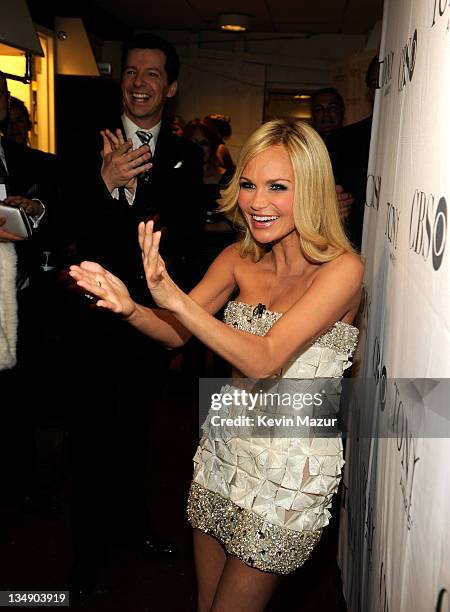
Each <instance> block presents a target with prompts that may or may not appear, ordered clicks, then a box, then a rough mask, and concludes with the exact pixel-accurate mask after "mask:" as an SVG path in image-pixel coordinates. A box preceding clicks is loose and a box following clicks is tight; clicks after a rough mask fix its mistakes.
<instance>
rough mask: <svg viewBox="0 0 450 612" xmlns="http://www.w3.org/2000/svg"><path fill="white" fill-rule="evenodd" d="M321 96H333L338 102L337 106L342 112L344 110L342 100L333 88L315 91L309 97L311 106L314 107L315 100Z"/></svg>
mask: <svg viewBox="0 0 450 612" xmlns="http://www.w3.org/2000/svg"><path fill="white" fill-rule="evenodd" d="M322 94H330V95H332V96H334V97H335V98H336V99H337V100H338V102H339V105H340V107H341V108H342V111H344V110H345V104H344V98H343V97H342V96H341V94H340V93H339V92H338V90H337V89H335V88H334V87H323V88H322V89H318V90H317V91H315V92H314V93H313V94H312V96H311V106H313V105H314V100H315V98H317V96H320V95H322Z"/></svg>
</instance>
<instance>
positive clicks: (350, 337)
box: [224, 300, 359, 357]
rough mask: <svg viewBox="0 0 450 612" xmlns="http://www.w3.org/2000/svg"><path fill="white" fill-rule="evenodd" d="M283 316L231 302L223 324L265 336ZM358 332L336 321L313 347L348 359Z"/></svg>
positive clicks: (250, 305) (355, 342)
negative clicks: (331, 351) (335, 352)
mask: <svg viewBox="0 0 450 612" xmlns="http://www.w3.org/2000/svg"><path fill="white" fill-rule="evenodd" d="M282 316H283V313H282V312H274V311H272V310H264V311H263V312H262V313H260V312H258V307H257V306H253V305H252V304H246V303H245V302H236V301H233V300H231V301H230V302H228V305H227V307H226V309H225V313H224V322H225V323H227V325H231V326H232V327H236V328H237V329H240V330H241V331H245V332H248V333H250V334H255V335H257V336H265V335H266V334H267V333H268V332H269V331H270V328H271V327H272V326H273V325H275V323H276V322H277V321H278V319H280V317H282ZM358 335H359V330H358V329H357V328H356V327H353V325H350V324H349V323H343V322H342V321H338V322H337V323H335V324H334V325H333V327H331V328H330V329H329V330H328V331H326V332H325V333H324V334H322V335H321V336H320V337H319V338H317V340H316V341H315V342H314V344H313V346H324V347H327V348H330V349H334V350H335V351H337V352H338V353H344V354H345V355H347V356H348V357H350V356H351V355H352V354H353V352H354V351H355V349H356V345H357V344H358Z"/></svg>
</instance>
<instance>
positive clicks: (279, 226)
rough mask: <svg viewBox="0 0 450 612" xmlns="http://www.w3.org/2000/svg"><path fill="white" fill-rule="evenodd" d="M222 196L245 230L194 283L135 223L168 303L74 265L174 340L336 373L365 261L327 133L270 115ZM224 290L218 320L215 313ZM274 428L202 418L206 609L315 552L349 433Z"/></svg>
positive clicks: (197, 536) (273, 364) (285, 367)
mask: <svg viewBox="0 0 450 612" xmlns="http://www.w3.org/2000/svg"><path fill="white" fill-rule="evenodd" d="M222 207H223V210H224V211H225V212H226V213H227V214H228V215H229V216H230V217H231V218H232V219H233V221H234V223H235V225H236V226H237V227H238V229H239V230H240V231H241V239H240V240H239V242H237V243H236V244H233V245H231V246H229V247H228V248H226V249H225V250H224V251H223V252H222V253H221V254H220V255H219V257H217V259H216V260H215V261H214V263H213V264H212V265H211V267H210V268H209V270H208V272H207V273H206V275H205V277H204V278H203V280H202V281H201V282H200V283H199V284H198V285H197V286H196V287H195V288H194V289H193V290H192V291H191V293H190V294H189V295H186V294H185V293H183V292H182V291H181V290H180V289H179V288H178V287H177V286H176V285H175V284H174V282H173V281H172V279H171V278H170V276H169V275H168V273H167V271H166V268H165V265H164V262H163V260H162V259H161V257H160V256H159V252H158V249H159V241H160V234H159V233H158V232H156V233H153V226H152V222H149V223H147V225H146V226H144V225H143V224H141V225H140V227H139V241H140V245H141V249H142V255H143V260H144V266H145V271H146V278H147V283H148V287H149V290H150V291H151V293H152V296H153V299H154V300H155V302H156V303H157V304H158V306H159V307H160V308H159V309H148V308H145V307H143V306H140V305H138V304H136V303H134V302H133V301H132V300H131V298H130V296H129V294H128V291H127V289H126V287H125V286H124V285H123V283H121V281H120V280H119V279H117V278H116V277H114V276H113V275H111V274H110V273H109V272H107V271H106V270H104V269H103V268H101V267H100V266H99V265H97V264H95V263H92V262H84V263H82V264H81V266H79V267H78V266H74V267H72V272H71V274H72V276H73V277H74V278H75V279H76V280H77V282H78V284H79V285H80V286H81V287H83V288H84V289H85V290H87V291H89V292H91V293H93V294H95V295H97V296H98V297H99V301H98V302H97V305H98V306H99V307H101V308H106V309H109V310H112V311H113V312H116V313H118V314H119V315H120V316H121V317H122V318H124V319H126V320H127V321H128V322H129V323H130V324H131V325H133V326H135V327H136V328H137V329H139V330H140V331H142V332H143V333H144V334H147V335H148V336H150V337H151V338H153V339H155V340H157V341H160V342H162V343H164V344H165V345H167V346H171V347H176V346H180V345H182V344H184V343H185V342H186V341H187V339H188V338H189V337H190V336H191V335H192V334H193V335H195V336H196V337H197V338H199V339H200V340H201V341H202V342H203V343H204V344H205V345H206V346H208V347H209V348H211V349H212V350H214V351H216V352H217V353H218V354H219V355H220V356H221V357H223V358H224V359H226V360H228V361H229V362H230V363H231V364H232V366H233V368H234V370H235V371H237V372H239V373H241V375H242V376H245V377H250V378H256V379H264V378H268V377H272V376H274V375H278V376H281V377H283V376H286V377H291V378H300V379H301V378H303V377H304V378H315V377H329V376H331V377H336V378H339V377H340V376H341V375H342V372H343V370H344V369H345V368H346V367H348V365H349V363H350V362H349V359H350V357H351V354H352V352H353V350H354V348H355V345H356V340H357V334H358V330H357V329H356V328H355V327H353V326H352V321H353V318H354V316H355V313H356V311H357V308H358V304H359V300H360V290H361V281H362V274H363V266H362V263H361V261H360V259H359V257H358V256H357V255H355V254H354V252H353V251H352V248H351V246H350V244H349V243H348V241H347V239H346V237H345V235H344V233H343V230H342V227H341V223H340V220H339V213H338V208H337V202H336V192H335V186H334V181H333V174H332V170H331V166H330V161H329V158H328V154H327V152H326V148H325V145H324V144H323V142H322V140H321V138H320V137H319V136H318V135H317V133H316V132H315V131H314V130H313V129H312V128H311V127H309V126H308V125H307V124H305V123H302V122H300V121H294V122H286V121H284V120H274V121H270V122H268V123H266V124H264V125H263V126H261V127H260V128H259V129H258V130H256V132H255V133H254V134H253V135H252V136H251V137H250V139H249V140H248V142H247V143H246V144H245V146H244V147H243V150H242V153H241V157H240V160H239V162H238V165H237V168H236V173H235V175H234V178H233V179H232V181H231V183H230V185H229V186H228V188H227V189H226V191H225V192H224V195H223V199H222ZM236 292H237V297H236V299H235V300H232V301H229V300H230V297H231V296H232V295H233V294H235V293H236ZM227 302H228V306H227V308H226V311H225V317H224V322H221V321H219V320H217V319H215V318H214V316H213V315H214V313H216V312H217V311H218V310H220V308H222V307H223V306H224V305H225V304H226V303H227ZM278 442H279V441H277V440H273V439H269V438H261V439H254V438H245V437H237V438H236V437H234V438H233V437H230V436H229V435H224V436H223V437H222V438H221V439H219V440H217V439H215V438H214V437H213V435H212V433H211V431H210V430H209V429H208V426H205V435H204V436H203V438H202V440H201V441H200V445H199V448H198V450H197V453H196V455H195V457H194V464H195V469H194V477H193V482H192V485H191V490H190V494H189V502H188V516H189V520H190V523H191V525H192V527H193V528H194V551H195V563H196V569H197V576H198V609H199V611H200V612H206V611H208V610H213V611H215V612H218V611H228V610H233V612H237V611H239V610H242V611H244V610H245V612H253V611H254V612H256V611H259V610H263V609H264V607H265V606H266V604H267V602H268V600H269V599H270V597H271V595H272V593H273V592H274V590H275V589H276V587H277V585H278V583H279V580H280V577H281V575H283V574H287V573H290V572H292V571H294V570H296V569H297V568H298V567H300V566H301V565H302V564H303V563H304V562H305V561H306V559H307V558H308V556H309V554H310V553H311V551H312V549H313V548H314V546H315V544H316V543H317V542H318V540H319V538H320V535H321V531H322V528H323V527H324V526H325V525H326V524H327V523H328V518H329V512H328V510H327V508H329V507H330V503H331V498H332V495H333V493H334V491H335V490H336V489H337V486H338V483H339V479H340V470H341V467H342V464H343V460H342V445H341V441H340V439H339V438H338V439H336V438H334V439H332V438H328V439H327V438H319V439H318V438H315V439H314V438H310V437H309V436H307V437H306V438H292V439H287V440H286V439H284V440H283V441H282V443H278Z"/></svg>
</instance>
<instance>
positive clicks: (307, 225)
mask: <svg viewBox="0 0 450 612" xmlns="http://www.w3.org/2000/svg"><path fill="white" fill-rule="evenodd" d="M274 145H281V146H283V147H284V148H285V150H286V152H287V153H288V155H289V159H290V160H291V163H292V168H293V170H294V177H295V189H294V211H293V212H294V223H295V227H296V229H297V231H298V234H299V237H300V248H301V250H302V253H303V255H304V256H305V257H306V259H308V261H310V262H312V263H324V262H326V261H331V260H332V259H335V258H336V257H338V256H339V255H341V254H342V253H345V252H353V248H352V246H351V244H350V242H349V241H348V239H347V237H346V235H345V233H344V230H343V228H342V223H341V220H340V217H339V210H338V205H337V198H336V189H335V183H334V178H333V171H332V168H331V162H330V158H329V156H328V151H327V149H326V147H325V144H324V142H323V140H322V139H321V137H320V136H319V135H318V134H317V132H316V131H315V130H314V129H313V128H312V127H311V126H309V125H308V124H307V123H305V122H304V121H285V120H284V119H274V120H273V121H268V122H267V123H264V124H263V125H262V126H261V127H259V128H258V129H257V130H256V132H254V133H253V134H252V135H251V136H250V138H249V139H248V140H247V142H246V143H245V145H244V146H243V148H242V151H241V154H240V157H239V161H238V163H237V167H236V171H235V173H234V175H233V178H232V179H231V181H230V183H229V184H228V186H227V187H226V188H225V189H224V190H223V191H222V197H221V199H220V201H219V206H220V211H221V212H223V213H224V214H225V215H226V216H227V218H228V219H230V220H231V221H232V223H233V225H234V226H235V228H236V229H237V230H238V232H239V233H240V234H241V236H240V244H239V252H240V254H241V256H243V257H250V258H251V259H252V260H253V261H258V260H259V259H261V257H262V256H263V255H264V253H265V252H267V247H266V246H265V245H262V244H259V243H258V242H256V240H255V239H254V238H253V236H252V234H251V232H250V229H249V227H248V225H247V222H246V220H245V218H244V215H243V214H242V212H241V210H240V208H239V204H238V200H239V191H240V180H241V176H242V174H243V171H244V169H245V167H246V166H247V164H248V163H249V162H250V160H251V159H253V158H254V157H256V155H259V154H260V153H262V152H263V151H266V150H267V149H268V148H269V147H272V146H274Z"/></svg>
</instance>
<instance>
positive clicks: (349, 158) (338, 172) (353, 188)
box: [326, 117, 372, 250]
mask: <svg viewBox="0 0 450 612" xmlns="http://www.w3.org/2000/svg"><path fill="white" fill-rule="evenodd" d="M371 132H372V117H367V119H363V120H362V121H358V122H357V123H352V124H351V125H347V126H345V127H344V128H342V129H341V130H339V131H338V132H336V133H335V134H332V135H331V136H329V137H328V139H327V143H326V144H327V148H328V152H329V154H330V158H331V163H332V165H333V172H334V179H335V181H336V183H337V184H338V185H342V186H343V187H344V190H345V191H347V192H349V193H351V194H352V195H353V197H354V198H355V202H354V203H353V204H352V208H351V211H350V215H349V216H348V218H347V220H346V222H345V229H346V232H347V236H348V238H349V239H350V241H351V242H352V244H353V245H354V246H355V247H356V248H357V249H358V250H359V249H360V248H361V239H362V228H363V222H364V206H365V201H366V183H367V166H368V163H369V148H370V135H371Z"/></svg>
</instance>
